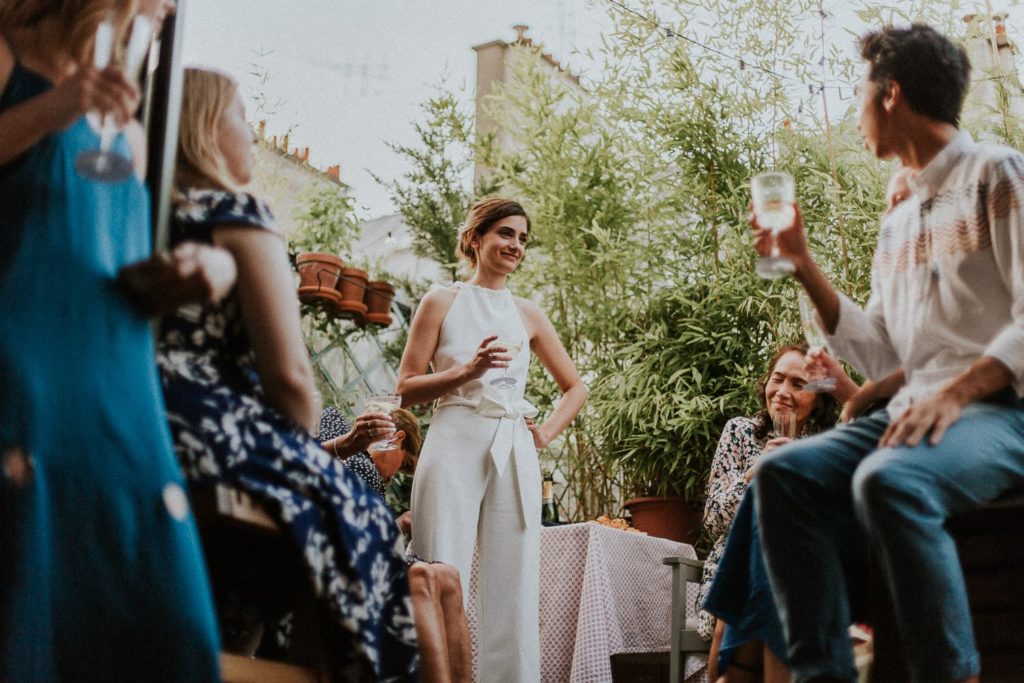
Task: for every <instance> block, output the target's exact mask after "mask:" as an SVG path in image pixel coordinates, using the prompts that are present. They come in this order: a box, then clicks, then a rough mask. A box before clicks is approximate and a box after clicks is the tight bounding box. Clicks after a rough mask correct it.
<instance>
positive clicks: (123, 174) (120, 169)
mask: <svg viewBox="0 0 1024 683" xmlns="http://www.w3.org/2000/svg"><path fill="white" fill-rule="evenodd" d="M115 34H116V29H115V28H114V20H113V19H111V18H108V19H106V20H104V21H101V22H100V24H99V26H97V27H96V42H95V47H94V48H93V66H95V67H96V69H97V70H99V71H102V70H103V69H106V68H107V67H108V66H110V62H111V60H112V59H113V57H114V38H115ZM152 35H153V21H152V19H150V18H148V17H144V16H137V17H135V20H134V22H133V23H132V32H131V37H130V38H129V39H128V49H127V54H126V61H125V71H126V73H127V74H128V77H129V78H131V79H137V78H138V72H139V70H140V69H141V68H142V62H143V60H144V59H145V58H146V54H147V53H148V52H149V47H150V42H151V38H152ZM99 128H100V131H99V132H100V146H99V149H92V150H87V151H84V152H82V153H80V154H79V155H78V156H77V157H76V158H75V170H77V171H78V173H79V175H81V176H83V177H85V178H88V179H90V180H98V181H101V182H106V183H117V182H120V181H122V180H124V179H126V178H128V177H129V176H130V175H131V174H132V171H133V168H132V161H131V159H129V158H128V157H126V156H124V155H122V154H118V153H117V152H115V151H113V150H112V149H111V147H112V146H113V144H114V138H115V137H116V135H117V124H116V122H115V121H114V117H113V116H111V115H110V114H104V115H103V118H102V120H101V122H100V124H99Z"/></svg>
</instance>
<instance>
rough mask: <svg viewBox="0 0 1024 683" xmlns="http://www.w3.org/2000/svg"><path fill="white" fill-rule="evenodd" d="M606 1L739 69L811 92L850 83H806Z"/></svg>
mask: <svg viewBox="0 0 1024 683" xmlns="http://www.w3.org/2000/svg"><path fill="white" fill-rule="evenodd" d="M607 2H609V3H610V4H612V5H615V6H616V7H618V8H619V9H620V10H622V11H623V12H627V13H629V14H632V15H633V16H635V17H637V18H639V19H641V20H643V21H645V22H647V23H648V24H650V25H651V26H653V27H654V28H656V29H657V30H658V31H660V32H661V33H663V34H664V35H665V36H666V37H668V38H678V39H679V40H683V41H685V42H687V43H690V44H691V45H694V46H696V47H699V48H701V49H703V50H705V51H706V52H710V53H711V54H714V55H717V56H719V57H722V58H724V59H728V60H730V61H733V62H735V63H736V64H738V65H739V67H740V70H741V71H742V70H743V69H745V68H746V67H748V66H749V67H750V68H752V69H756V70H757V71H761V72H763V73H766V74H768V75H770V76H774V77H776V78H778V79H780V80H784V81H789V82H791V83H796V84H798V85H803V86H807V87H808V89H809V91H810V92H812V93H813V88H815V87H818V88H821V89H825V88H829V89H835V90H841V89H842V88H844V87H845V88H848V87H850V84H849V83H845V82H843V83H842V85H827V84H825V83H823V82H822V83H808V82H807V81H803V80H801V79H799V78H795V77H793V76H789V75H787V74H783V73H779V72H778V71H774V70H772V69H769V68H767V67H764V66H760V65H758V64H757V63H755V62H753V61H751V60H749V59H746V58H744V57H737V56H736V55H731V54H729V53H728V52H723V51H722V50H719V49H718V48H716V47H713V46H711V45H707V44H706V43H702V42H700V41H699V40H697V39H695V38H691V37H689V36H687V35H684V34H682V33H680V32H679V31H676V30H675V29H673V28H671V27H669V26H663V25H662V24H660V23H658V22H657V21H655V20H654V19H652V18H651V17H649V16H647V15H646V14H643V13H641V12H638V11H636V10H635V9H633V8H632V7H629V6H627V5H625V4H623V3H622V2H620V1H619V0H607Z"/></svg>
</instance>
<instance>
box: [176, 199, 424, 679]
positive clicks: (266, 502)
mask: <svg viewBox="0 0 1024 683" xmlns="http://www.w3.org/2000/svg"><path fill="white" fill-rule="evenodd" d="M219 225H233V226H248V227H251V229H254V230H273V218H272V217H271V215H270V212H269V211H268V209H267V208H266V206H265V205H264V204H263V203H262V202H260V201H259V200H257V199H256V198H254V197H253V196H251V195H248V194H244V193H239V194H235V193H228V192H220V191H213V190H188V191H186V192H185V193H184V194H183V196H182V197H179V199H178V201H177V202H176V204H175V208H174V214H173V219H172V228H171V231H172V234H171V242H172V244H177V243H179V242H182V241H186V240H191V241H198V242H204V243H210V242H211V241H212V237H211V235H212V231H213V229H214V228H215V227H217V226H219ZM242 229H244V227H243V228H242ZM158 363H159V368H160V375H161V380H162V384H163V390H164V396H165V399H166V402H167V412H168V418H169V421H170V425H171V430H172V433H173V435H174V443H175V449H176V451H177V455H178V459H179V461H180V463H181V466H182V469H183V470H184V472H185V475H186V477H187V479H188V482H189V486H190V488H192V489H196V488H199V487H202V486H208V485H213V484H215V483H218V482H226V483H228V484H231V485H232V486H235V487H237V488H240V489H242V490H244V491H246V492H247V493H248V494H249V495H251V496H252V497H253V498H254V499H256V500H258V501H259V502H260V503H261V504H262V505H263V506H264V507H265V508H266V509H267V511H268V512H269V513H270V514H272V515H274V516H276V517H277V519H278V520H279V521H280V522H281V523H282V525H284V526H285V527H287V529H288V530H289V531H290V533H291V535H292V537H293V538H294V540H295V543H296V545H297V546H298V547H299V548H300V549H301V552H302V555H303V558H304V559H305V562H306V564H307V565H308V569H309V578H310V581H311V582H312V585H313V587H314V590H315V593H316V595H317V597H318V598H319V599H320V600H321V601H322V602H323V604H324V605H325V606H326V607H327V609H328V613H329V615H330V617H331V619H330V623H331V627H332V630H331V632H329V633H327V634H326V635H327V645H328V647H327V649H328V651H329V652H330V653H331V656H332V657H333V658H334V660H335V661H334V662H333V664H334V671H333V674H334V678H335V680H341V681H373V680H380V681H406V680H416V678H417V676H416V669H417V665H418V658H417V649H416V635H415V629H414V625H413V620H412V603H411V600H410V598H409V589H408V584H407V581H406V572H405V562H404V553H403V551H402V546H401V536H400V534H399V531H398V527H397V525H396V524H395V520H394V517H393V516H392V513H391V512H390V510H389V509H388V508H387V506H386V505H385V504H384V501H383V500H382V499H381V498H380V497H379V496H378V495H377V494H376V493H374V492H373V491H372V490H371V489H370V488H368V487H367V486H366V485H365V484H364V482H363V481H362V480H360V479H359V478H358V477H357V476H355V475H353V474H352V473H351V472H349V471H348V470H347V469H346V468H345V467H344V466H342V464H341V463H340V462H338V461H337V460H335V459H334V458H333V457H331V456H330V455H329V454H328V453H327V452H326V451H324V450H323V448H321V447H320V445H319V444H318V443H317V442H316V440H315V439H313V438H312V437H311V436H310V435H309V434H308V433H306V432H305V431H304V430H302V429H301V428H299V427H298V426H296V425H295V424H294V423H292V422H291V421H290V420H288V419H287V418H285V417H284V416H282V415H280V414H279V413H278V412H277V411H275V410H274V409H273V408H271V407H270V406H269V405H268V404H267V403H266V402H265V401H264V398H263V392H262V389H261V387H260V382H259V374H258V372H257V369H256V364H255V356H254V354H253V352H252V348H251V345H250V342H249V339H248V336H247V334H246V331H245V328H244V326H243V323H242V317H241V311H240V307H239V301H238V297H237V292H233V293H232V294H230V295H229V296H228V297H227V298H226V299H225V300H224V301H223V302H221V303H220V304H216V305H207V306H201V305H189V306H183V307H181V308H180V309H178V311H176V312H175V313H174V314H173V315H171V316H168V317H166V318H165V319H164V320H163V322H162V325H161V330H160V343H159V348H158Z"/></svg>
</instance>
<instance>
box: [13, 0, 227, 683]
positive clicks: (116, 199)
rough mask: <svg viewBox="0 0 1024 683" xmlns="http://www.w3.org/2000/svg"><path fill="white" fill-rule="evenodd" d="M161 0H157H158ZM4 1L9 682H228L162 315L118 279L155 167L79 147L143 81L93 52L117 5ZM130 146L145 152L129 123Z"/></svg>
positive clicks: (123, 149)
mask: <svg viewBox="0 0 1024 683" xmlns="http://www.w3.org/2000/svg"><path fill="white" fill-rule="evenodd" d="M149 4H153V3H149ZM134 7H135V5H134V3H129V2H116V1H114V0H80V1H78V2H61V1H56V2H54V1H52V0H45V1H44V0H19V1H18V2H5V3H0V465H2V476H0V680H3V681H18V682H19V683H22V682H24V681H60V680H67V681H92V680H104V681H119V680H124V681H140V680H149V681H153V680H159V681H214V680H218V679H219V670H218V660H217V652H218V644H217V636H216V624H215V621H214V617H213V610H212V607H211V600H210V593H209V588H208V586H207V582H206V577H205V572H204V570H203V566H202V556H201V553H200V548H199V544H198V538H197V534H196V531H195V527H194V524H193V520H192V517H191V515H190V514H189V510H188V504H187V499H186V497H185V495H184V489H183V484H184V482H183V479H182V476H181V473H180V470H179V468H178V465H177V463H176V461H175V459H174V455H173V453H172V451H171V442H170V434H169V431H168V429H167V423H166V419H165V415H164V407H163V403H162V400H161V398H160V391H159V385H158V383H157V373H156V368H155V366H154V363H153V342H152V336H151V334H150V325H149V321H148V320H146V319H145V318H144V317H143V316H141V315H139V314H137V313H135V312H134V311H133V309H132V308H131V307H130V305H129V304H128V302H127V300H126V299H124V298H123V297H122V295H121V294H119V292H118V290H117V288H116V287H115V278H116V275H117V272H118V270H119V269H120V268H121V267H123V266H125V265H126V264H128V263H131V262H133V261H137V260H140V259H143V258H145V257H147V256H149V254H150V225H149V218H148V217H149V202H148V198H147V195H146V192H145V189H144V188H143V185H142V183H141V182H140V180H139V177H138V176H137V175H133V176H132V177H130V178H128V179H126V180H124V181H122V182H117V183H98V182H94V181H91V180H87V179H85V178H82V177H80V176H79V175H77V174H76V172H75V169H74V167H73V165H74V160H75V158H76V157H77V156H78V154H79V153H80V152H82V151H86V150H92V149H96V148H97V147H98V145H99V137H98V136H97V134H96V133H95V132H94V131H93V130H92V129H91V128H90V126H89V124H88V122H87V121H86V118H85V116H84V114H85V112H86V111H90V110H96V111H99V112H103V113H109V114H111V115H113V116H114V117H115V118H116V119H117V120H119V121H121V122H127V121H129V119H130V118H131V116H132V114H133V113H134V110H135V109H136V108H137V106H138V102H139V96H138V92H137V90H136V89H135V87H134V86H133V85H132V84H131V83H130V82H129V81H128V79H127V78H126V77H125V75H124V73H123V72H121V71H120V70H118V69H116V68H111V69H108V70H106V71H103V72H97V71H96V70H95V69H93V68H92V67H91V66H89V65H90V64H91V63H92V59H91V50H92V36H93V35H94V34H95V30H96V26H97V24H98V23H99V22H100V20H102V19H104V18H105V17H106V16H107V14H108V12H114V14H115V16H116V17H117V18H118V20H119V21H118V23H119V24H120V25H121V28H122V31H123V28H124V26H126V25H127V24H128V23H129V21H130V20H131V19H132V17H133V14H134V11H135V10H134V9H132V8H134ZM126 133H127V134H126V135H120V136H118V139H117V141H116V142H115V149H116V150H117V151H119V152H120V153H122V154H124V155H128V156H130V157H132V158H133V160H134V161H135V164H136V168H137V169H138V168H139V167H140V166H139V164H140V162H141V157H140V155H139V154H137V153H135V152H136V148H134V147H130V146H129V144H128V140H129V139H131V140H141V134H140V133H141V131H140V129H138V127H137V126H136V125H131V126H129V128H128V129H126Z"/></svg>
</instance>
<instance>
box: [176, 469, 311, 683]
mask: <svg viewBox="0 0 1024 683" xmlns="http://www.w3.org/2000/svg"><path fill="white" fill-rule="evenodd" d="M192 507H193V510H194V511H195V516H196V522H197V524H198V527H199V534H200V537H201V538H202V543H203V551H204V554H205V556H206V565H207V571H208V573H209V575H210V580H211V583H212V585H213V589H214V592H215V593H217V592H218V591H222V590H225V589H227V588H228V587H232V588H239V587H241V588H244V589H245V590H246V591H247V592H252V593H258V594H260V595H261V596H265V597H266V599H267V600H268V601H270V602H272V603H276V604H277V605H279V606H280V607H281V608H282V611H287V610H291V611H292V612H293V625H292V634H291V640H292V644H291V648H290V649H289V658H290V659H291V660H294V661H289V662H278V661H271V660H268V659H258V658H251V657H248V656H246V655H245V654H240V653H237V652H228V651H225V652H222V653H221V675H222V677H223V679H224V681H225V683H257V682H258V683H318V682H320V681H327V680H329V673H328V666H327V657H326V654H325V652H326V651H325V647H324V643H323V641H322V639H321V637H320V633H321V622H320V620H321V619H322V618H323V617H322V615H321V612H320V610H318V609H317V607H316V605H315V601H314V598H313V590H312V587H311V586H310V583H309V579H308V577H307V574H306V569H305V566H304V565H303V562H302V558H301V556H300V554H299V551H298V550H297V549H296V548H295V546H294V544H293V543H292V541H291V539H290V538H289V537H288V536H287V535H286V534H285V533H284V531H283V530H282V529H281V527H280V526H279V525H278V523H277V522H276V521H275V520H274V519H273V518H272V517H270V515H268V514H267V513H266V511H265V510H263V509H262V508H261V507H260V505H259V504H258V503H256V502H255V501H253V500H252V499H251V498H250V497H249V496H248V495H246V494H245V493H243V492H241V491H238V490H235V489H233V488H231V487H229V486H227V485H224V484H218V485H216V486H213V487H211V488H206V489H201V490H198V491H195V492H193V494H192Z"/></svg>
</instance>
